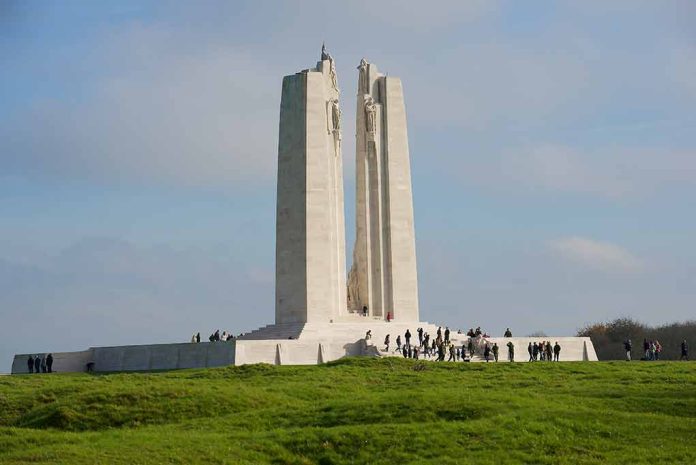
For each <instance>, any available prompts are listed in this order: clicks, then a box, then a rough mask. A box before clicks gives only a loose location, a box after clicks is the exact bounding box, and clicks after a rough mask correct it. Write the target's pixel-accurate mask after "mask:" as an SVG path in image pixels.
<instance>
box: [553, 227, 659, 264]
mask: <svg viewBox="0 0 696 465" xmlns="http://www.w3.org/2000/svg"><path fill="white" fill-rule="evenodd" d="M549 246H550V247H551V249H552V250H553V251H554V252H555V253H556V254H558V256H560V257H562V258H564V259H566V260H568V261H571V262H574V263H577V264H580V265H582V266H584V267H587V268H591V269H594V270H599V271H606V272H617V271H618V272H628V273H634V272H639V271H642V270H643V269H644V268H645V264H644V263H643V261H642V260H640V259H639V258H638V257H636V256H634V255H633V254H631V253H630V252H629V251H628V250H626V249H624V248H622V247H620V246H618V245H615V244H612V243H609V242H600V241H596V240H593V239H588V238H585V237H578V236H573V237H567V238H562V239H557V240H554V241H551V243H550V244H549Z"/></svg>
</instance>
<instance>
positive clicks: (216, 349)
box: [12, 342, 235, 374]
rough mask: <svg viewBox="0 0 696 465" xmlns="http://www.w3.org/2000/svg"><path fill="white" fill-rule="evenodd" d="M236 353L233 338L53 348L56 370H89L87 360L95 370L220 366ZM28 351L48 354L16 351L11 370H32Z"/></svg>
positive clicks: (41, 354) (59, 371) (17, 371)
mask: <svg viewBox="0 0 696 465" xmlns="http://www.w3.org/2000/svg"><path fill="white" fill-rule="evenodd" d="M234 353H235V344H234V342H201V343H200V344H193V343H182V344H150V345H138V346H114V347H92V348H90V349H88V350H85V351H82V352H54V353H53V371H54V372H58V373H61V372H62V373H65V372H80V371H87V364H88V363H94V371H95V372H113V371H150V370H176V369H180V368H206V367H219V366H226V365H232V364H234ZM29 355H32V356H34V357H35V356H36V355H39V357H45V356H46V355H47V354H45V353H38V354H36V353H33V354H17V355H15V357H14V360H13V362H12V374H20V373H29V369H28V367H27V360H28V358H29Z"/></svg>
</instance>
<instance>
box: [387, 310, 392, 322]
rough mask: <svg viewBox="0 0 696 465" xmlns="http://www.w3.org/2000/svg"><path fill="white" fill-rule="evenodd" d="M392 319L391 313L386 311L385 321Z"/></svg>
mask: <svg viewBox="0 0 696 465" xmlns="http://www.w3.org/2000/svg"><path fill="white" fill-rule="evenodd" d="M391 320H392V314H391V312H387V323H389V322H391Z"/></svg>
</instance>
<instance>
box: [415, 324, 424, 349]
mask: <svg viewBox="0 0 696 465" xmlns="http://www.w3.org/2000/svg"><path fill="white" fill-rule="evenodd" d="M416 331H417V332H418V345H419V346H420V347H423V328H418V329H417V330H416Z"/></svg>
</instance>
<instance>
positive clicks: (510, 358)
mask: <svg viewBox="0 0 696 465" xmlns="http://www.w3.org/2000/svg"><path fill="white" fill-rule="evenodd" d="M507 348H508V362H514V361H515V344H513V343H512V341H510V342H508V343H507Z"/></svg>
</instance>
